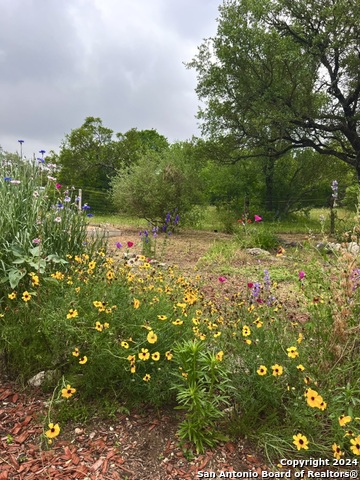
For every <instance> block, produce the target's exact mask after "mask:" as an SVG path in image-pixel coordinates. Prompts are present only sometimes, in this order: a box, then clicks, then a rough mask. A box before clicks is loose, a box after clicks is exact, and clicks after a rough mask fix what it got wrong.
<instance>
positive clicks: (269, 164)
mask: <svg viewBox="0 0 360 480" xmlns="http://www.w3.org/2000/svg"><path fill="white" fill-rule="evenodd" d="M275 161H276V160H275V159H274V158H267V159H266V160H265V164H264V176H265V209H266V210H268V211H270V212H271V211H273V210H274V198H273V197H274V172H275Z"/></svg>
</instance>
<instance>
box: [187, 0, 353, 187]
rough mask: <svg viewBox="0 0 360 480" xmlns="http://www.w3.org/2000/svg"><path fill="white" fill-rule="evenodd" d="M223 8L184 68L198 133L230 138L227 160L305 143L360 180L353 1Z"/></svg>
mask: <svg viewBox="0 0 360 480" xmlns="http://www.w3.org/2000/svg"><path fill="white" fill-rule="evenodd" d="M219 12H220V15H219V19H218V30H217V34H216V36H215V37H214V38H210V39H207V40H205V41H204V43H203V44H202V45H201V46H200V47H199V49H198V53H197V55H196V56H195V58H194V59H193V60H192V61H191V62H190V63H189V64H188V65H187V66H188V67H189V68H194V69H195V70H196V71H197V74H198V83H197V89H196V91H197V94H198V97H199V99H200V100H201V101H202V103H203V105H204V106H203V108H201V109H200V110H199V115H198V117H199V118H200V119H201V120H202V128H203V133H204V134H205V135H207V136H209V137H210V138H213V139H216V140H218V141H220V142H222V141H224V142H226V144H227V145H229V142H230V143H231V144H232V145H233V153H232V155H231V158H230V160H232V161H237V160H239V159H242V158H254V157H268V158H269V157H273V158H278V157H280V156H282V155H284V154H285V153H286V152H288V151H289V150H292V149H306V148H311V149H313V150H315V151H316V152H318V153H319V154H324V155H325V157H323V158H324V159H328V158H329V157H330V156H333V157H336V158H338V159H340V160H342V161H344V162H346V163H347V164H348V165H351V166H352V167H353V168H354V169H355V170H356V173H357V176H358V179H360V128H359V121H360V111H359V95H360V29H359V21H360V3H359V2H358V0H224V2H223V4H222V5H221V6H220V7H219ZM229 138H230V140H229ZM325 161H326V160H325Z"/></svg>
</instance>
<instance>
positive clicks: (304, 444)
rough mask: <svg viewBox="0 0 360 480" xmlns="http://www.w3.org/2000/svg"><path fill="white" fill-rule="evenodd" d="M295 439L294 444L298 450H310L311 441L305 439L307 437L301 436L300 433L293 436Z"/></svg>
mask: <svg viewBox="0 0 360 480" xmlns="http://www.w3.org/2000/svg"><path fill="white" fill-rule="evenodd" d="M293 439H294V441H293V444H294V445H295V446H296V447H297V449H298V450H301V449H302V448H303V449H304V450H308V448H309V447H308V445H309V441H308V439H307V438H306V437H305V435H301V433H298V434H297V435H293Z"/></svg>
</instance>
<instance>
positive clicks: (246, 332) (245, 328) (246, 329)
mask: <svg viewBox="0 0 360 480" xmlns="http://www.w3.org/2000/svg"><path fill="white" fill-rule="evenodd" d="M242 335H243V337H248V336H249V335H251V330H250V328H249V327H248V326H247V325H244V326H243V328H242Z"/></svg>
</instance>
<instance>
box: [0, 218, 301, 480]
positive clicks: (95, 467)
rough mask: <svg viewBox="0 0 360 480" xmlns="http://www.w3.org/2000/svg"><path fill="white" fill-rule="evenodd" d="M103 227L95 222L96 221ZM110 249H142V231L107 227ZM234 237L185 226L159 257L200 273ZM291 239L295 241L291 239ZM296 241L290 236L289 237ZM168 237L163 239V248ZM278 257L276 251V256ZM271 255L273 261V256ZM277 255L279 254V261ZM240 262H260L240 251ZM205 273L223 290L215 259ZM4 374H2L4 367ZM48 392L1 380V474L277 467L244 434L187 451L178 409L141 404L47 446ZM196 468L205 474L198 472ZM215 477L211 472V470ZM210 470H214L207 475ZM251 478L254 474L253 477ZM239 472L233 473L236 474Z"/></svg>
mask: <svg viewBox="0 0 360 480" xmlns="http://www.w3.org/2000/svg"><path fill="white" fill-rule="evenodd" d="M91 228H92V229H93V228H97V227H91ZM107 230H108V234H109V247H110V248H111V249H113V252H114V255H118V256H120V255H122V252H123V250H122V249H118V248H117V247H116V243H117V242H121V243H122V245H123V249H124V248H126V245H127V242H129V241H130V242H133V244H134V245H133V247H131V248H132V249H133V250H134V251H136V252H137V253H140V247H141V246H140V237H139V230H138V229H135V228H125V227H123V228H121V229H120V230H118V229H115V228H113V227H111V226H107ZM230 238H231V237H230V236H229V235H225V234H222V233H217V232H193V231H183V232H180V233H178V234H176V235H174V236H172V237H170V238H169V239H168V240H167V243H166V248H165V249H164V253H163V255H162V258H161V261H162V262H165V263H168V264H177V265H178V266H179V268H180V270H181V271H182V272H184V274H187V275H191V274H194V273H195V271H194V269H195V268H196V266H197V265H198V262H199V259H200V258H201V257H203V256H204V255H205V254H206V253H207V252H208V251H209V249H210V248H211V246H212V245H213V244H214V243H216V242H217V241H219V240H227V239H228V240H230ZM288 241H289V239H288ZM290 241H292V240H291V239H290ZM161 248H162V240H160V241H159V243H158V249H159V250H160V251H161ZM273 258H275V257H271V259H273ZM271 259H270V258H269V261H271ZM275 260H276V259H274V261H275ZM238 261H239V265H241V264H246V263H247V262H248V263H249V264H250V263H254V262H256V261H257V260H256V259H254V258H252V257H251V256H250V255H248V256H244V254H243V253H241V254H240V253H239V259H238ZM197 273H201V274H202V275H204V278H205V279H206V281H205V286H204V288H205V289H206V288H207V289H208V292H207V293H209V294H210V295H215V296H216V295H217V292H216V290H215V289H214V288H215V287H213V286H211V285H218V284H219V282H218V280H217V278H218V275H217V274H216V273H215V272H214V265H205V266H203V267H202V269H200V271H198V272H197ZM228 283H229V286H227V288H231V289H235V288H237V286H240V284H241V279H240V278H229V282H228ZM0 379H1V372H0ZM48 400H49V398H48V396H46V395H45V394H44V393H42V392H41V391H40V390H39V389H34V388H31V389H30V388H26V389H21V388H20V386H19V385H17V384H16V383H15V382H11V381H9V380H8V379H6V378H4V376H3V379H2V383H0V480H23V479H24V480H25V479H26V480H41V479H62V480H75V479H79V480H95V479H103V480H192V479H197V478H224V477H219V475H220V473H221V472H256V473H257V474H258V475H259V477H260V478H261V471H262V470H264V469H268V470H271V468H270V467H267V466H266V461H265V460H264V458H263V456H262V455H261V452H256V450H255V448H254V446H252V445H249V444H247V443H246V442H245V441H244V440H242V439H238V440H234V441H229V442H224V443H222V444H220V445H219V446H218V447H217V448H215V449H213V450H208V451H206V453H205V454H203V455H199V456H192V455H187V454H186V452H185V453H184V452H183V450H182V449H181V448H180V447H179V445H178V439H177V437H176V430H177V425H178V422H179V419H178V417H177V414H176V413H175V411H174V410H171V409H169V410H164V409H161V410H160V411H155V410H152V409H148V410H146V409H143V410H142V411H134V412H131V414H118V415H117V416H116V418H112V419H110V420H106V421H105V422H103V421H102V422H100V421H99V420H97V419H96V418H94V419H93V420H92V421H91V422H89V423H87V424H86V425H82V424H76V425H67V426H64V428H63V431H62V434H61V435H60V437H58V438H57V439H56V441H55V442H54V445H53V448H51V449H50V450H47V451H46V450H43V449H42V446H41V442H40V437H41V434H42V432H43V418H44V417H43V415H44V411H45V404H46V402H47V401H48ZM198 472H206V473H204V474H203V476H202V477H201V476H199V475H201V474H199V473H198ZM214 474H215V475H216V477H215V476H211V475H214ZM206 475H208V476H206ZM248 476H249V475H248ZM234 478H235V477H234Z"/></svg>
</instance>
